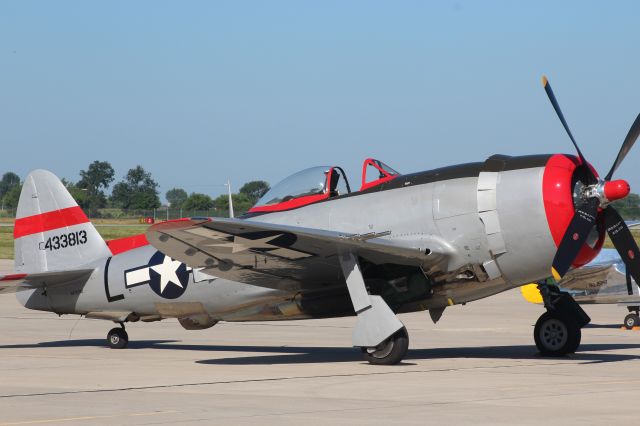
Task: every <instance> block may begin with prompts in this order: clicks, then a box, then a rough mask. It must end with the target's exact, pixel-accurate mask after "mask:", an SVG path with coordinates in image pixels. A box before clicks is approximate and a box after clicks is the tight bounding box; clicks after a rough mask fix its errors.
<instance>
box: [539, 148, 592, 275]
mask: <svg viewBox="0 0 640 426" xmlns="http://www.w3.org/2000/svg"><path fill="white" fill-rule="evenodd" d="M580 165H581V161H580V159H579V158H578V157H575V156H573V155H565V154H555V155H553V156H551V158H549V161H548V162H547V164H546V166H545V170H544V175H543V177H542V197H543V200H544V209H545V213H546V215H547V222H548V224H549V229H550V231H551V235H552V236H553V241H554V242H555V244H556V247H557V246H558V245H559V244H560V241H561V240H562V237H563V236H564V233H565V231H566V230H567V227H568V226H569V222H571V219H572V218H573V215H574V214H575V206H574V201H573V189H574V185H575V182H576V181H575V179H574V174H575V173H576V169H578V167H579V166H580ZM588 166H589V168H591V170H592V171H593V173H594V175H595V176H596V177H597V176H598V174H597V172H596V171H595V170H594V168H593V167H592V166H591V165H590V164H589V165H588ZM600 211H601V210H600V209H599V210H598V213H600ZM597 230H598V238H597V241H595V243H593V244H592V245H589V244H588V243H585V244H584V245H583V246H582V249H580V253H579V254H578V256H577V257H576V259H575V260H574V262H573V266H574V267H580V266H583V265H585V264H587V263H589V262H591V261H592V260H593V259H594V258H595V257H596V256H597V255H598V253H599V252H600V250H601V249H602V245H603V243H604V238H605V228H604V224H603V219H602V215H600V214H598V218H597Z"/></svg>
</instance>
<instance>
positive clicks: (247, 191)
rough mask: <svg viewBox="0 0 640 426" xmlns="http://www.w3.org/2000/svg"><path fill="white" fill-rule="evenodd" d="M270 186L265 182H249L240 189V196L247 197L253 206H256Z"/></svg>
mask: <svg viewBox="0 0 640 426" xmlns="http://www.w3.org/2000/svg"><path fill="white" fill-rule="evenodd" d="M268 190H269V184H268V183H267V182H265V181H263V180H252V181H251V182H247V183H245V184H244V185H242V187H241V188H240V194H244V195H246V196H247V198H248V199H249V201H250V202H251V205H253V204H255V203H256V202H257V201H258V200H259V199H260V197H262V196H263V195H264V194H266V193H267V191H268Z"/></svg>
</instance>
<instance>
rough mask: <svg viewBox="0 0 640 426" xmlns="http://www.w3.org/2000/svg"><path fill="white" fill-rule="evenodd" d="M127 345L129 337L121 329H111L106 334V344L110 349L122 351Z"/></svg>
mask: <svg viewBox="0 0 640 426" xmlns="http://www.w3.org/2000/svg"><path fill="white" fill-rule="evenodd" d="M128 343H129V335H128V334H127V332H126V331H125V330H124V329H123V328H120V327H116V328H112V329H111V330H110V331H109V333H108V334H107V344H108V345H109V347H110V348H111V349H124V348H126V347H127V344H128Z"/></svg>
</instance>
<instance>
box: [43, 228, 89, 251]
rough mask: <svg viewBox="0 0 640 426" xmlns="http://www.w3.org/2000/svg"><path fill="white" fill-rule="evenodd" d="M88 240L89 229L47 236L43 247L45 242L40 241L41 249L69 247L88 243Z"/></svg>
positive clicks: (51, 249)
mask: <svg viewBox="0 0 640 426" xmlns="http://www.w3.org/2000/svg"><path fill="white" fill-rule="evenodd" d="M86 242H87V231H84V230H82V231H76V232H69V233H67V234H61V235H54V236H52V237H49V238H47V241H46V242H43V243H44V247H42V244H43V243H40V249H41V250H50V251H53V250H59V249H63V248H67V247H73V246H77V245H80V244H86Z"/></svg>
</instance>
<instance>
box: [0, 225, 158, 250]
mask: <svg viewBox="0 0 640 426" xmlns="http://www.w3.org/2000/svg"><path fill="white" fill-rule="evenodd" d="M92 222H93V224H94V225H95V226H96V229H97V230H98V232H99V233H100V235H101V236H102V238H104V239H105V240H107V241H108V240H115V239H118V238H124V237H130V236H132V235H138V234H143V233H144V232H145V231H146V230H147V228H148V227H149V225H141V224H140V223H138V222H136V221H135V220H130V221H127V222H123V221H119V220H116V221H113V220H107V219H98V220H94V221H92ZM13 257H14V254H13V226H1V227H0V259H13Z"/></svg>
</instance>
